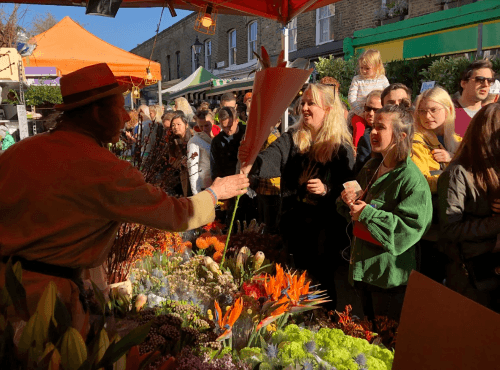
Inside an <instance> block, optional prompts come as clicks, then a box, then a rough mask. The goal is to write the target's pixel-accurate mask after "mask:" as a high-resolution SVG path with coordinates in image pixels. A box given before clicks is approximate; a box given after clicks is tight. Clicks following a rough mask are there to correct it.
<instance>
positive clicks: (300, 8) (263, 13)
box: [13, 0, 339, 24]
mask: <svg viewBox="0 0 500 370" xmlns="http://www.w3.org/2000/svg"><path fill="white" fill-rule="evenodd" d="M107 1H108V2H109V0H107ZM337 1H339V0H232V1H228V0H208V1H207V0H190V1H185V0H167V1H165V0H123V1H122V2H121V4H120V5H119V6H120V7H121V8H151V7H161V6H163V5H164V4H167V5H168V6H169V8H171V9H173V8H176V9H185V10H193V11H199V10H200V9H201V8H203V7H204V6H206V5H207V4H211V5H213V6H215V7H216V9H217V11H218V13H219V14H232V15H256V16H259V17H264V18H269V19H274V20H276V21H278V22H281V23H282V24H287V23H288V22H289V21H290V20H291V19H292V18H294V17H296V16H297V15H299V14H300V13H303V12H305V11H310V10H314V9H318V8H321V7H323V6H325V5H328V4H333V3H335V2H337ZM13 2H14V3H20V4H37V5H77V6H78V5H82V6H85V4H86V1H85V0H14V1H13ZM103 2H104V1H103ZM115 2H116V3H117V4H118V3H119V1H115Z"/></svg>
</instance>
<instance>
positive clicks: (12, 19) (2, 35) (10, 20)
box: [0, 4, 27, 48]
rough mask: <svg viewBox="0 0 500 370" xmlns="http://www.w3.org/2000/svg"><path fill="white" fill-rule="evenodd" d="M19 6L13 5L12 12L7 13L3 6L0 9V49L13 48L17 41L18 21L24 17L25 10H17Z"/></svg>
mask: <svg viewBox="0 0 500 370" xmlns="http://www.w3.org/2000/svg"><path fill="white" fill-rule="evenodd" d="M19 8H20V5H19V4H14V8H13V10H12V12H10V13H9V12H7V11H6V9H5V7H4V6H1V7H0V47H8V48H10V47H13V46H14V45H15V44H16V41H17V31H18V30H19V21H20V20H21V19H22V18H23V17H24V16H25V15H26V11H27V9H25V10H24V11H22V12H21V11H20V10H19Z"/></svg>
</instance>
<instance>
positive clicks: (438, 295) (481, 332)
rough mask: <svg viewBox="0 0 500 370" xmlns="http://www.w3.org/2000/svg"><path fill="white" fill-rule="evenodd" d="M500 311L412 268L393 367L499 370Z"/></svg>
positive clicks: (394, 368)
mask: <svg viewBox="0 0 500 370" xmlns="http://www.w3.org/2000/svg"><path fill="white" fill-rule="evenodd" d="M499 346H500V315H499V314H497V313H495V312H493V311H491V310H489V309H488V308H486V307H484V306H481V305H480V304H478V303H476V302H474V301H472V300H470V299H468V298H466V297H464V296H462V295H460V294H458V293H457V292H454V291H453V290H451V289H448V288H446V287H445V286H443V285H441V284H439V283H436V282H435V281H433V280H431V279H429V278H428V277H426V276H424V275H422V274H420V273H418V272H416V271H413V272H412V273H411V276H410V281H409V283H408V288H407V290H406V296H405V300H404V304H403V311H402V313H401V321H400V325H399V329H398V336H397V343H396V353H395V356H394V363H393V367H392V369H393V370H423V369H425V370H432V369H439V370H446V369H450V370H452V369H453V370H459V369H467V370H472V369H500V351H499Z"/></svg>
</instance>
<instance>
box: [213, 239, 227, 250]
mask: <svg viewBox="0 0 500 370" xmlns="http://www.w3.org/2000/svg"><path fill="white" fill-rule="evenodd" d="M213 239H215V240H214V244H213V246H214V248H215V250H216V251H217V252H221V253H222V252H223V251H224V248H225V247H226V239H227V235H217V236H215V237H214V238H213Z"/></svg>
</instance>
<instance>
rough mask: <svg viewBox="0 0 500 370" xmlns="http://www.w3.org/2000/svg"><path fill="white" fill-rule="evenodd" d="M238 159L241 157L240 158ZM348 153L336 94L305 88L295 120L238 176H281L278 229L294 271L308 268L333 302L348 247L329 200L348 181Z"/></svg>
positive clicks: (351, 159) (349, 144) (351, 157)
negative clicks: (343, 253)
mask: <svg viewBox="0 0 500 370" xmlns="http://www.w3.org/2000/svg"><path fill="white" fill-rule="evenodd" d="M242 157H244V156H242ZM353 165H354V149H353V145H352V137H351V135H350V133H349V130H348V128H347V123H346V121H345V118H344V111H343V107H342V104H341V102H340V99H339V97H338V95H336V94H335V91H334V90H333V89H331V88H330V87H328V86H323V85H309V87H308V88H307V89H306V91H305V92H304V95H303V96H302V102H301V117H300V121H299V123H298V124H297V125H295V126H293V127H291V128H290V130H289V131H288V132H285V133H284V134H283V135H282V136H281V137H280V138H279V139H278V140H276V141H275V142H274V143H273V144H271V145H270V146H269V147H268V148H267V149H266V150H265V151H263V152H262V153H260V154H259V156H258V157H257V159H256V160H255V163H254V164H253V166H251V170H250V166H247V167H245V168H244V169H243V172H244V173H249V175H250V176H254V177H258V178H273V177H280V176H281V196H282V205H281V212H280V220H279V228H280V234H281V236H282V238H283V241H284V243H285V246H286V247H287V248H288V251H289V252H290V253H292V254H293V257H294V261H295V265H296V267H297V268H300V269H305V270H308V272H309V273H311V275H313V276H314V277H315V278H317V279H318V280H319V282H321V284H322V287H323V289H327V290H328V293H329V295H330V298H331V299H332V301H333V302H332V306H333V305H334V304H335V300H336V299H335V298H336V295H335V285H334V281H333V277H334V270H335V267H336V265H337V264H338V263H339V261H340V253H341V251H342V250H343V249H344V248H345V247H347V246H349V240H348V237H347V233H346V227H347V222H346V221H345V219H343V218H342V217H341V216H340V215H339V214H338V213H337V212H336V207H335V199H336V198H337V197H338V196H339V195H340V193H341V192H342V189H343V187H342V185H343V184H344V183H345V182H346V181H350V180H352V179H353V176H354V174H353V171H352V169H353Z"/></svg>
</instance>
